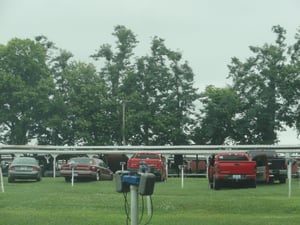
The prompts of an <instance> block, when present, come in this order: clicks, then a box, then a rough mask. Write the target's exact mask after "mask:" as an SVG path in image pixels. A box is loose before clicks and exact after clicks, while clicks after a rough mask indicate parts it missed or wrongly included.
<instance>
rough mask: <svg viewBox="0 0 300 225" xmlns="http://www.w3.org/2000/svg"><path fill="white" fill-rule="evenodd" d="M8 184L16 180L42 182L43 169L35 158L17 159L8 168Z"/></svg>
mask: <svg viewBox="0 0 300 225" xmlns="http://www.w3.org/2000/svg"><path fill="white" fill-rule="evenodd" d="M7 176H8V182H9V183H11V182H14V181H15V179H34V180H36V181H40V180H41V168H40V166H39V163H38V161H37V160H36V159H35V158H33V157H17V158H15V159H14V160H13V161H12V163H11V164H10V166H9V168H8V175H7Z"/></svg>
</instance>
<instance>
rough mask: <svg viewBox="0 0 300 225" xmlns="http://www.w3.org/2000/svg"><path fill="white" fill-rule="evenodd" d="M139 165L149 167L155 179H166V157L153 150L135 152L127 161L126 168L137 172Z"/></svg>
mask: <svg viewBox="0 0 300 225" xmlns="http://www.w3.org/2000/svg"><path fill="white" fill-rule="evenodd" d="M141 166H147V167H149V168H150V172H151V173H153V174H155V176H156V177H157V180H161V181H164V180H166V159H165V158H164V157H162V156H161V155H160V154H158V153H155V152H137V153H135V154H134V155H133V156H132V157H131V158H130V159H129V160H128V161H127V170H128V171H130V172H138V171H139V170H140V168H141Z"/></svg>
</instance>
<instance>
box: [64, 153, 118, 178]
mask: <svg viewBox="0 0 300 225" xmlns="http://www.w3.org/2000/svg"><path fill="white" fill-rule="evenodd" d="M72 168H73V170H74V172H73V173H74V179H77V180H78V179H84V178H89V179H93V180H95V181H99V180H101V179H103V180H112V179H113V172H112V171H111V170H110V169H109V168H108V166H107V165H106V164H105V163H104V162H103V160H101V159H97V158H88V157H76V158H71V159H70V160H69V162H68V163H66V164H63V165H62V166H61V170H60V175H61V176H62V177H65V181H67V182H69V181H71V178H72Z"/></svg>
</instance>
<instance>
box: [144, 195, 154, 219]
mask: <svg viewBox="0 0 300 225" xmlns="http://www.w3.org/2000/svg"><path fill="white" fill-rule="evenodd" d="M150 204H151V215H150V218H149V219H148V221H147V222H146V223H145V225H148V224H149V223H150V222H151V220H152V217H153V202H152V196H151V195H150Z"/></svg>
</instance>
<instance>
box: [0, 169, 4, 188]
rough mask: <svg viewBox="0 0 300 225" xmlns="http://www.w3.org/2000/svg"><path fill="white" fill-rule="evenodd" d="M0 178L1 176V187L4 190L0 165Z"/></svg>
mask: <svg viewBox="0 0 300 225" xmlns="http://www.w3.org/2000/svg"><path fill="white" fill-rule="evenodd" d="M0 178H1V189H2V192H4V182H3V173H2V166H1V165H0Z"/></svg>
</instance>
